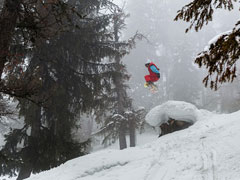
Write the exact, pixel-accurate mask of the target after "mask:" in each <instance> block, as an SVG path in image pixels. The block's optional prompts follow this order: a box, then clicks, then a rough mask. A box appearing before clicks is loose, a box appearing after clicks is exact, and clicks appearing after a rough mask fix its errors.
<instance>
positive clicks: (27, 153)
mask: <svg viewBox="0 0 240 180" xmlns="http://www.w3.org/2000/svg"><path fill="white" fill-rule="evenodd" d="M32 106H35V110H34V112H35V113H34V115H35V117H33V118H32V124H31V136H30V137H29V143H28V146H26V147H25V148H24V149H23V152H22V153H23V154H24V156H23V162H24V163H23V165H22V167H21V168H20V171H19V174H18V178H17V180H22V179H26V178H28V177H30V175H31V172H32V170H33V167H34V166H35V163H36V160H37V159H38V153H37V151H38V139H39V137H40V127H41V107H39V106H38V105H36V104H32Z"/></svg>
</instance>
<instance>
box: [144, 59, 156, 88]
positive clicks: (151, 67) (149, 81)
mask: <svg viewBox="0 0 240 180" xmlns="http://www.w3.org/2000/svg"><path fill="white" fill-rule="evenodd" d="M145 66H146V68H148V71H149V75H146V76H144V78H145V80H146V82H145V84H144V87H150V90H151V91H153V92H155V91H157V89H158V88H157V86H156V85H155V84H154V82H156V81H158V80H159V78H160V72H159V68H158V67H157V66H156V65H155V64H154V63H153V62H151V61H150V60H147V62H146V64H145Z"/></svg>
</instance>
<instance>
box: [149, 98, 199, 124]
mask: <svg viewBox="0 0 240 180" xmlns="http://www.w3.org/2000/svg"><path fill="white" fill-rule="evenodd" d="M198 117H199V110H198V109H197V108H196V107H195V106H194V105H193V104H190V103H187V102H183V101H167V102H166V103H163V104H162V105H159V106H156V107H154V108H153V109H152V110H150V112H149V113H148V114H147V115H146V121H147V123H148V124H150V125H151V126H160V125H161V124H163V123H166V122H167V121H168V120H169V118H172V119H175V120H181V121H186V122H190V123H192V124H193V123H195V122H196V121H197V120H198Z"/></svg>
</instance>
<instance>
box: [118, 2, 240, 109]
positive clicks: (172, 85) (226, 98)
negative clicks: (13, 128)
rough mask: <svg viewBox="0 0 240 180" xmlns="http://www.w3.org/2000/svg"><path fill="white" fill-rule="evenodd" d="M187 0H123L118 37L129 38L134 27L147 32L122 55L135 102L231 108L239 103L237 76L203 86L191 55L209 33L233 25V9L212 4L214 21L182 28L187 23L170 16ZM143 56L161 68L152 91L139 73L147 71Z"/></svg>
mask: <svg viewBox="0 0 240 180" xmlns="http://www.w3.org/2000/svg"><path fill="white" fill-rule="evenodd" d="M121 3H122V2H121ZM186 4H187V2H186V1H184V0H179V1H177V2H176V1H166V0H161V1H159V0H148V1H145V0H129V1H127V3H125V7H124V8H125V11H126V12H127V13H129V14H130V17H129V18H128V19H127V26H126V29H125V31H124V33H123V38H124V39H127V38H129V37H130V36H131V35H132V34H134V33H135V32H136V31H138V32H139V33H142V34H143V35H144V36H145V37H146V38H147V40H144V39H143V40H142V41H140V42H138V43H137V45H136V48H135V49H133V50H132V51H131V53H130V54H129V55H127V56H126V57H125V59H124V63H126V65H127V69H128V72H129V74H130V75H131V79H130V81H129V86H130V89H129V94H130V96H131V97H132V98H133V100H134V105H135V106H144V107H145V108H147V109H150V108H152V107H154V106H156V105H159V104H161V103H163V102H165V101H167V100H180V101H186V102H190V103H193V104H195V105H196V106H197V107H199V108H204V109H208V110H213V111H219V112H233V111H236V110H238V109H239V108H240V104H239V103H238V100H239V99H240V95H239V92H240V91H239V83H238V79H236V80H235V81H234V82H233V83H232V84H230V83H226V84H224V85H221V86H220V87H219V90H218V91H214V90H210V88H205V87H204V84H203V83H202V80H203V78H204V75H205V74H206V72H205V71H206V70H205V69H204V67H202V68H201V69H200V68H198V66H197V65H196V64H194V60H195V57H196V56H197V55H198V53H200V52H202V51H203V50H204V48H205V47H206V46H207V45H208V42H209V41H210V40H211V39H212V38H214V37H215V36H216V35H218V34H220V33H222V32H225V31H228V30H230V29H232V28H233V26H234V24H235V23H236V20H237V19H239V13H238V9H235V11H232V12H229V11H227V10H217V11H216V13H215V14H214V19H213V21H212V22H211V23H209V24H208V25H207V26H204V27H203V29H202V30H201V31H199V32H195V31H194V30H191V31H190V32H188V33H185V30H186V28H187V27H188V26H189V25H190V24H187V23H185V22H180V21H178V22H176V21H174V18H175V16H176V14H177V11H178V10H180V9H181V8H182V7H183V6H184V5H186ZM147 59H150V60H152V61H153V62H154V63H156V65H157V66H158V67H159V68H160V73H161V78H160V80H159V81H158V82H157V83H156V84H157V85H158V87H159V92H158V93H156V94H152V93H150V92H149V90H148V89H145V88H144V87H143V84H144V81H145V80H144V75H146V74H148V72H147V69H146V68H145V66H144V64H145V62H146V61H147Z"/></svg>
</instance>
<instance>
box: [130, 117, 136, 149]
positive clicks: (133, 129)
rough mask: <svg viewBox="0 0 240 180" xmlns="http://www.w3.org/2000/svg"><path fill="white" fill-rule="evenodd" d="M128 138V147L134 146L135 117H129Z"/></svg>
mask: <svg viewBox="0 0 240 180" xmlns="http://www.w3.org/2000/svg"><path fill="white" fill-rule="evenodd" d="M129 138H130V147H135V146H136V132H135V119H134V118H131V119H129Z"/></svg>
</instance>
